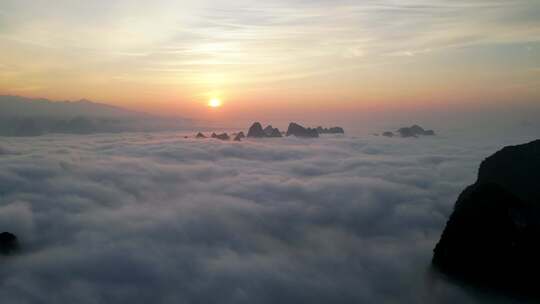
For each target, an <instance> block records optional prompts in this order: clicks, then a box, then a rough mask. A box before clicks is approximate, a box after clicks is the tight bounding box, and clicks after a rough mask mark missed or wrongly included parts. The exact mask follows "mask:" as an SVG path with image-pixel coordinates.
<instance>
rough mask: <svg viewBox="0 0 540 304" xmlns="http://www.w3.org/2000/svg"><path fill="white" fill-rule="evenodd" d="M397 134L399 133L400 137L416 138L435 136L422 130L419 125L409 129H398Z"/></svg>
mask: <svg viewBox="0 0 540 304" xmlns="http://www.w3.org/2000/svg"><path fill="white" fill-rule="evenodd" d="M397 132H398V133H399V135H400V136H401V137H418V136H421V135H424V136H431V135H435V131H433V130H424V128H422V127H420V126H419V125H413V126H411V127H404V128H400V129H399V130H398V131H397Z"/></svg>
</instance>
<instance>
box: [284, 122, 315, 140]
mask: <svg viewBox="0 0 540 304" xmlns="http://www.w3.org/2000/svg"><path fill="white" fill-rule="evenodd" d="M291 135H294V136H296V137H319V132H317V130H316V129H311V128H307V129H306V128H304V127H302V126H301V125H299V124H297V123H294V122H291V123H290V124H289V128H288V129H287V136H291Z"/></svg>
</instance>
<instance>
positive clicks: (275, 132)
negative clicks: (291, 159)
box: [267, 128, 283, 137]
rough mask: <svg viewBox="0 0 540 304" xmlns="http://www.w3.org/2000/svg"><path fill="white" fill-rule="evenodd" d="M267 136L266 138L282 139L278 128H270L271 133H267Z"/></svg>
mask: <svg viewBox="0 0 540 304" xmlns="http://www.w3.org/2000/svg"><path fill="white" fill-rule="evenodd" d="M267 136H268V137H283V135H281V131H279V129H278V128H272V131H270V132H269V133H267Z"/></svg>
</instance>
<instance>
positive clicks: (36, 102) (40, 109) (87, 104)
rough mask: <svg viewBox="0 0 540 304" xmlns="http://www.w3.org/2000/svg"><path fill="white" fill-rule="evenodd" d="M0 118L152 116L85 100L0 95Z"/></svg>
mask: <svg viewBox="0 0 540 304" xmlns="http://www.w3.org/2000/svg"><path fill="white" fill-rule="evenodd" d="M0 116H19V117H23V116H24V117H27V116H47V117H63V118H67V117H76V116H91V117H136V116H152V115H149V114H146V113H142V112H136V111H132V110H127V109H123V108H120V107H116V106H111V105H107V104H103V103H97V102H93V101H90V100H87V99H81V100H79V101H51V100H49V99H44V98H26V97H21V96H12V95H0Z"/></svg>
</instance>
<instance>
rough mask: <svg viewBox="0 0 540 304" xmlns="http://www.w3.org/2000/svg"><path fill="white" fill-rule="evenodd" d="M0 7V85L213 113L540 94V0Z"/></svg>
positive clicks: (448, 102) (438, 104) (9, 90)
mask: <svg viewBox="0 0 540 304" xmlns="http://www.w3.org/2000/svg"><path fill="white" fill-rule="evenodd" d="M232 3H233V4H232ZM0 16H2V18H1V19H0V20H1V21H0V43H1V45H2V48H1V49H0V94H13V95H22V96H28V97H45V98H49V99H55V100H66V99H69V100H78V99H82V98H87V99H91V100H95V101H100V102H105V103H110V104H114V105H119V106H123V107H127V108H131V109H136V110H142V111H146V112H151V113H157V114H165V115H178V116H184V117H194V118H201V119H212V120H227V119H237V118H245V117H247V116H253V115H258V116H268V117H279V115H281V114H282V113H283V112H284V111H285V112H287V113H291V114H298V115H300V114H302V113H304V114H306V113H312V114H313V115H315V114H317V115H321V114H322V115H324V113H326V112H328V113H336V114H339V113H340V112H341V113H347V114H350V113H351V112H355V111H358V112H361V111H363V112H365V111H382V110H385V109H386V110H396V109H400V110H404V109H408V110H413V109H417V108H418V109H420V108H424V109H425V108H445V107H461V108H466V107H468V106H469V105H470V104H471V103H475V104H487V105H489V104H503V103H512V102H518V103H523V104H527V103H528V104H534V103H538V101H539V100H540V99H539V97H540V89H539V88H540V64H539V63H540V55H539V54H540V52H539V51H538V49H539V48H540V43H539V41H540V18H539V17H540V8H539V5H538V4H537V2H536V1H527V0H523V1H511V2H508V1H481V0H477V1H468V2H467V3H462V2H458V3H455V2H450V1H436V0H434V1H422V0H406V1H400V2H399V3H396V2H395V1H379V2H374V3H372V2H369V1H365V2H364V1H330V0H322V1H315V2H305V1H300V0H295V1H277V0H273V1H268V2H265V4H261V3H260V2H256V1H211V2H208V1H156V2H155V3H154V2H153V3H152V4H150V3H147V2H133V1H127V0H126V1H115V2H110V1H93V2H91V3H88V1H67V0H62V1H55V2H54V3H51V2H50V1H12V0H7V1H2V3H1V4H0ZM211 98H219V99H220V100H221V101H222V102H223V106H222V107H221V108H219V109H211V108H209V107H208V106H207V103H208V101H209V100H210V99H211Z"/></svg>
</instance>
